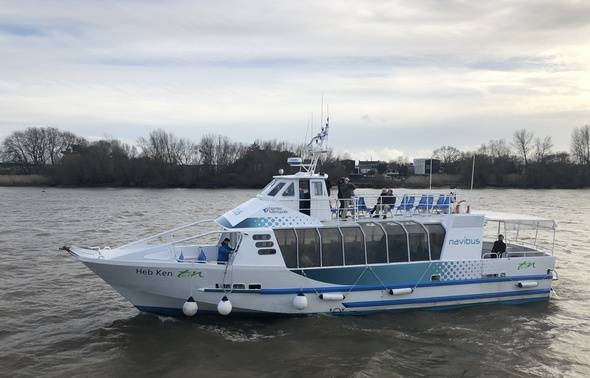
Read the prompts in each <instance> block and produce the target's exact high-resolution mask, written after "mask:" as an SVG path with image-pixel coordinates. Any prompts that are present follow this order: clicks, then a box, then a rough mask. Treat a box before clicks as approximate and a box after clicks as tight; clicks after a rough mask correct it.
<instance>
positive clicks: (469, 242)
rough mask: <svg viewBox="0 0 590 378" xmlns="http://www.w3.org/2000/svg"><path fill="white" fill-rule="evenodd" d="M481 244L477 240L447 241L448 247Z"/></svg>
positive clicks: (466, 238)
mask: <svg viewBox="0 0 590 378" xmlns="http://www.w3.org/2000/svg"><path fill="white" fill-rule="evenodd" d="M478 244H481V240H479V239H478V238H475V239H470V238H468V237H464V238H463V239H449V245H456V246H465V245H478Z"/></svg>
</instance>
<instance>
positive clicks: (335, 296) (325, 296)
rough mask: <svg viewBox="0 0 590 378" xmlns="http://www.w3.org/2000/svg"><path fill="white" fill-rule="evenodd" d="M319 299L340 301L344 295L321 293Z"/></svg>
mask: <svg viewBox="0 0 590 378" xmlns="http://www.w3.org/2000/svg"><path fill="white" fill-rule="evenodd" d="M320 299H321V300H324V301H341V300H343V299H344V294H342V293H322V294H320Z"/></svg>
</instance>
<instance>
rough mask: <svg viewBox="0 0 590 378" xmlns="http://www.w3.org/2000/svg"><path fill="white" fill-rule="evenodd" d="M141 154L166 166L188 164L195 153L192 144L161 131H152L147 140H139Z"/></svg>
mask: <svg viewBox="0 0 590 378" xmlns="http://www.w3.org/2000/svg"><path fill="white" fill-rule="evenodd" d="M138 144H139V146H140V148H141V150H142V154H143V155H144V156H146V157H147V158H149V159H153V160H155V161H158V162H161V163H166V164H173V165H176V164H190V163H191V162H192V160H193V153H194V151H195V148H194V144H193V143H192V142H191V141H190V140H188V139H183V138H178V137H176V136H175V135H174V134H172V133H167V132H166V131H164V130H162V129H157V130H154V131H152V132H151V133H150V135H149V136H148V138H147V139H145V138H139V139H138Z"/></svg>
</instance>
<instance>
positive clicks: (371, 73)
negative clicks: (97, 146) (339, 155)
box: [0, 0, 590, 160]
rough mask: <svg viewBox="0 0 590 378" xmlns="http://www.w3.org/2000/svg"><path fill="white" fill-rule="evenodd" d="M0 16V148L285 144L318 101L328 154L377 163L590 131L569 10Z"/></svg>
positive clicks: (580, 42)
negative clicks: (77, 142) (62, 142)
mask: <svg viewBox="0 0 590 378" xmlns="http://www.w3.org/2000/svg"><path fill="white" fill-rule="evenodd" d="M43 4H44V6H38V4H37V5H35V3H31V4H28V5H27V4H24V5H23V3H22V2H19V1H14V2H10V1H9V2H5V3H4V4H3V7H2V9H1V10H0V68H1V69H0V137H2V136H5V135H7V134H8V133H10V132H11V131H13V130H16V129H19V128H22V127H25V126H28V125H51V126H56V127H62V128H67V129H69V130H71V131H73V132H76V133H79V134H82V135H85V136H92V135H102V134H108V135H112V136H113V137H121V138H125V139H127V140H135V139H136V138H137V137H139V136H142V135H145V134H147V132H149V130H150V129H153V128H156V127H162V128H165V129H167V130H169V131H172V132H174V133H177V134H178V135H180V136H183V137H189V138H193V139H199V138H200V137H201V135H202V134H205V133H211V132H219V133H225V134H227V135H230V136H231V137H232V138H234V139H236V140H241V141H245V142H248V141H252V140H253V139H254V138H271V139H273V138H279V139H287V140H290V141H295V142H299V141H301V139H302V138H303V135H304V134H305V129H306V125H307V123H308V120H309V118H310V113H311V112H314V118H315V119H316V127H317V119H318V118H319V117H318V114H319V113H320V111H319V106H320V105H319V104H320V98H321V96H322V94H323V95H324V98H325V101H326V102H328V103H329V104H330V113H331V119H332V123H333V126H334V127H333V130H332V136H331V143H332V145H333V147H334V148H335V149H336V151H350V153H351V154H358V156H364V157H366V156H371V155H372V154H374V155H375V156H380V157H382V158H384V159H387V160H388V159H389V158H390V157H394V158H395V156H396V154H397V153H402V154H404V155H406V156H418V155H422V154H423V152H426V151H431V150H433V149H435V148H436V147H438V146H440V145H442V144H451V145H457V146H469V145H478V144H481V143H484V142H486V141H487V140H489V139H492V138H494V139H497V138H507V139H510V136H511V134H512V132H513V131H514V130H515V129H519V128H523V127H526V128H530V129H531V130H532V131H533V132H535V133H537V134H539V135H543V134H551V135H553V137H554V141H555V144H556V146H557V147H558V148H560V149H567V148H568V146H569V134H570V131H571V129H572V128H573V127H574V126H579V125H581V124H584V123H588V122H589V121H588V120H590V63H589V62H590V42H588V41H586V39H584V38H581V36H584V35H588V34H590V23H587V22H586V20H587V19H589V17H590V5H589V4H586V3H584V2H575V1H557V2H554V1H538V2H529V1H499V2H493V3H486V2H464V1H444V2H440V1H435V0H432V1H421V2H403V1H389V0H388V1H371V2H364V1H354V0H349V1H344V2H343V1H335V0H334V1H325V2H312V1H300V2H299V1H298V2H286V3H277V2H274V1H270V0H268V1H260V2H244V1H219V2H215V3H206V2H193V1H188V0H187V1H171V2H166V3H165V4H164V3H162V2H157V1H144V2H139V3H138V2H133V1H123V2H121V1H101V2H78V3H72V2H70V1H60V0H54V1H47V2H44V3H43Z"/></svg>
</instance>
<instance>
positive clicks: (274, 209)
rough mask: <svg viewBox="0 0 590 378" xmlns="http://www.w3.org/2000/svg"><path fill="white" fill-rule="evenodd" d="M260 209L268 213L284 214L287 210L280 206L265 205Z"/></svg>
mask: <svg viewBox="0 0 590 378" xmlns="http://www.w3.org/2000/svg"><path fill="white" fill-rule="evenodd" d="M262 211H263V212H265V213H268V214H285V213H286V212H287V210H285V209H283V208H282V207H265V208H264V209H262Z"/></svg>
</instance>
